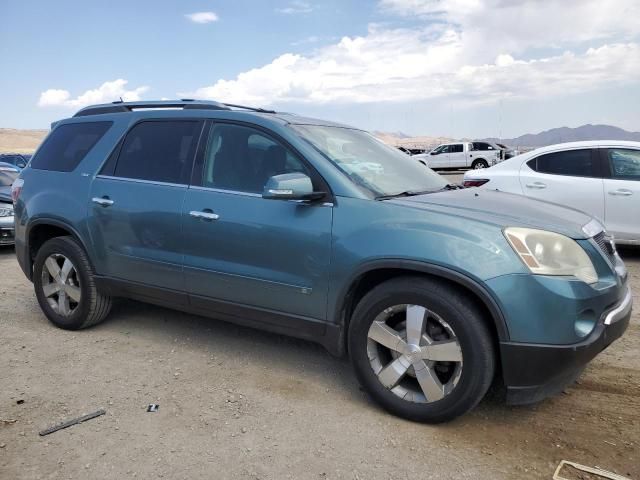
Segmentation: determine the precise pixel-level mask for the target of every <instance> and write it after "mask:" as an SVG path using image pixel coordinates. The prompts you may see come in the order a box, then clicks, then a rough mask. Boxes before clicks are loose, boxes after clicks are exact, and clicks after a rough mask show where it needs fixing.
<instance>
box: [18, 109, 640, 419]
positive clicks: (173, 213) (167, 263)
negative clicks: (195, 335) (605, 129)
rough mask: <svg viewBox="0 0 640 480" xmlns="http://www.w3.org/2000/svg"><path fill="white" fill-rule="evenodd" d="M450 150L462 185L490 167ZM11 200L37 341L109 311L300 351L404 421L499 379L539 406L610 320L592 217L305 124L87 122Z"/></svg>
mask: <svg viewBox="0 0 640 480" xmlns="http://www.w3.org/2000/svg"><path fill="white" fill-rule="evenodd" d="M460 145H462V146H463V150H462V152H456V151H455V149H452V151H451V154H452V155H453V154H455V153H463V154H465V155H468V159H467V161H469V162H471V164H472V165H473V162H474V161H477V160H478V159H480V158H482V159H485V160H486V161H487V165H490V164H491V163H492V162H493V160H489V159H490V158H494V159H495V162H497V161H498V156H497V155H498V152H496V151H491V150H486V151H482V150H472V149H471V146H470V144H468V143H466V144H460ZM472 152H473V153H472ZM490 154H491V155H495V156H494V157H491V156H490ZM439 155H449V148H448V146H447V150H446V152H444V150H441V153H439V154H438V155H436V154H434V155H433V156H432V157H437V156H439ZM471 155H473V157H471ZM441 158H444V157H441ZM447 158H449V157H447ZM623 163H624V162H622V161H621V163H620V165H622V164H623ZM630 165H631V167H632V166H633V162H630ZM631 167H624V168H631ZM494 168H496V167H494ZM621 168H623V167H622V166H621ZM624 171H626V170H624ZM11 193H12V198H13V201H14V205H15V219H16V221H15V228H16V254H17V258H18V262H19V264H20V266H21V267H22V270H23V271H24V273H25V275H26V276H27V278H29V279H30V280H31V281H32V282H33V284H34V290H35V295H36V298H37V300H38V302H39V304H40V307H41V308H42V310H43V312H44V313H45V315H46V316H47V318H48V319H49V320H50V321H51V322H52V323H53V324H55V325H57V326H59V327H61V328H65V329H70V330H77V329H81V328H85V327H88V326H91V325H94V324H96V323H98V322H101V321H102V320H104V319H105V318H106V316H107V315H108V313H109V310H110V307H111V302H112V298H114V297H119V296H122V297H129V298H135V299H139V300H142V301H146V302H151V303H157V304H160V305H163V306H167V307H171V308H175V309H179V310H184V311H189V312H194V313H197V314H202V315H208V316H212V317H215V318H220V319H223V320H228V321H231V322H237V323H240V324H244V325H250V326H254V327H258V328H263V329H267V330H272V331H275V332H279V333H284V334H289V335H293V336H298V337H302V338H306V339H309V340H313V341H316V342H319V343H321V344H322V345H324V346H325V347H326V348H327V349H328V350H329V351H331V352H332V353H334V354H337V355H343V354H348V355H349V357H350V358H351V362H352V364H353V367H354V370H355V373H356V376H357V378H358V380H359V382H360V383H361V385H362V386H363V387H364V389H365V390H366V391H367V392H368V393H369V395H370V396H371V397H372V398H373V399H374V400H376V401H377V402H378V403H379V404H380V405H382V406H383V407H384V408H386V409H387V410H388V411H390V412H393V413H394V414H396V415H399V416H402V417H405V418H408V419H412V420H418V421H425V422H443V421H448V420H451V419H452V418H455V417H457V416H459V415H462V414H464V413H465V412H467V411H469V410H470V409H472V408H473V407H474V406H475V405H477V403H478V402H479V401H480V400H481V399H482V398H483V397H484V395H485V393H486V392H487V390H488V388H489V386H490V385H491V384H492V382H494V381H498V379H499V381H500V382H503V384H504V385H505V387H506V391H507V401H508V402H510V403H516V404H522V403H529V402H533V401H538V400H540V399H542V398H544V397H545V396H548V395H551V394H554V393H556V392H559V391H561V390H562V389H563V388H564V387H565V386H566V385H567V384H568V383H570V382H572V381H573V379H575V378H576V376H577V375H578V374H579V373H580V371H581V370H582V368H583V367H584V366H585V365H586V364H587V363H588V362H589V361H590V360H591V359H592V358H593V357H594V356H596V355H597V354H598V353H599V352H601V351H602V350H603V349H604V348H606V347H607V346H608V345H609V344H610V343H611V342H613V341H614V340H616V339H617V338H618V337H620V336H621V335H622V334H623V333H624V331H625V329H626V328H627V325H628V323H629V318H630V315H631V303H632V300H631V292H630V290H629V287H628V285H627V273H626V270H625V267H624V264H623V263H622V261H621V260H620V258H619V256H618V254H617V252H616V250H615V247H614V246H613V244H612V243H611V242H610V240H609V236H608V233H607V232H606V231H605V229H604V228H603V226H602V225H601V224H600V222H598V221H597V220H596V219H594V218H593V217H592V216H590V215H588V214H586V213H583V212H580V211H577V210H573V209H568V208H564V207H562V206H560V205H553V204H549V203H545V202H539V201H535V200H531V199H528V198H526V197H524V196H522V195H513V194H509V193H503V192H496V191H490V190H488V189H487V190H476V189H458V188H455V187H453V186H451V185H449V184H448V183H447V181H446V180H445V179H444V178H443V177H441V176H440V175H438V174H436V173H434V172H433V171H432V170H430V169H428V168H424V166H423V165H421V164H419V163H418V162H416V161H415V159H413V158H411V157H409V156H407V155H405V154H403V153H401V152H399V151H398V150H397V149H395V148H392V147H389V146H386V145H384V144H383V143H382V142H380V141H378V140H376V139H375V138H374V137H373V136H371V135H369V134H368V133H366V132H364V131H361V130H358V129H355V128H350V127H345V126H342V125H338V124H335V123H330V122H326V121H322V120H317V119H307V118H303V117H300V116H296V115H291V114H285V113H276V112H273V111H267V110H263V109H251V108H248V107H242V108H240V109H239V108H238V107H237V106H236V105H231V106H230V105H225V104H221V103H217V102H203V101H202V102H201V101H193V100H181V101H175V102H137V103H123V102H116V103H114V104H107V105H97V106H92V107H87V108H85V109H83V110H81V111H79V112H78V113H76V115H74V117H72V118H69V119H65V120H62V121H60V122H57V123H56V124H55V125H54V126H53V128H52V131H51V133H50V134H49V135H48V137H47V138H46V139H45V141H44V142H43V144H42V145H41V146H40V148H39V149H38V151H37V152H36V154H35V156H34V157H33V159H32V161H31V163H30V165H29V166H28V167H27V168H25V169H24V170H23V171H22V172H21V173H20V176H19V178H18V179H17V180H15V182H13V187H12V191H11Z"/></svg>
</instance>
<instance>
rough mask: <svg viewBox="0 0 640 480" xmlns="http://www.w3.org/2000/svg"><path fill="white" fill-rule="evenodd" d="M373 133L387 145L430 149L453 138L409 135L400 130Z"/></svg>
mask: <svg viewBox="0 0 640 480" xmlns="http://www.w3.org/2000/svg"><path fill="white" fill-rule="evenodd" d="M373 134H374V135H375V136H376V137H378V138H379V139H380V140H382V141H383V142H384V143H386V144H387V145H393V146H394V147H407V148H426V149H430V148H433V147H435V146H437V145H440V144H441V143H448V142H452V141H453V139H451V138H448V137H429V136H426V135H425V136H420V137H410V136H408V135H406V134H404V133H402V132H393V133H387V132H373Z"/></svg>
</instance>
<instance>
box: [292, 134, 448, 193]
mask: <svg viewBox="0 0 640 480" xmlns="http://www.w3.org/2000/svg"><path fill="white" fill-rule="evenodd" d="M292 127H293V128H294V129H295V130H297V131H298V132H299V133H301V134H302V136H303V137H304V138H305V139H306V140H307V141H309V142H311V144H312V145H314V146H315V147H316V148H317V149H318V150H320V152H322V153H323V154H324V155H325V156H326V157H327V158H328V159H329V160H331V161H332V162H333V163H334V164H335V165H336V166H337V167H338V168H339V169H340V170H342V171H343V172H344V173H346V174H347V175H348V176H349V178H351V180H352V181H353V182H354V183H356V184H357V185H358V186H359V187H360V188H362V189H363V190H364V191H365V192H367V193H368V194H371V195H373V196H374V197H383V196H393V195H398V194H402V193H403V192H421V193H426V192H433V191H437V190H442V189H443V188H445V187H446V185H447V182H446V180H444V179H443V178H442V177H441V176H440V175H438V174H437V173H435V172H434V171H433V170H431V169H429V168H427V167H425V166H424V165H423V164H421V163H420V162H418V161H416V160H415V159H412V158H411V157H410V156H408V155H406V154H404V153H402V152H401V151H399V150H397V149H395V148H393V147H390V146H388V145H385V144H384V143H382V142H381V141H380V140H378V139H376V138H375V137H374V136H373V135H370V134H368V133H366V132H363V131H362V130H354V129H351V128H343V127H328V126H319V125H293V126H292Z"/></svg>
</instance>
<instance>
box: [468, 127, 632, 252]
mask: <svg viewBox="0 0 640 480" xmlns="http://www.w3.org/2000/svg"><path fill="white" fill-rule="evenodd" d="M464 185H465V186H466V187H480V188H488V189H491V190H500V191H504V192H511V193H517V194H520V195H526V196H527V197H531V198H537V199H540V200H546V201H549V202H554V203H558V204H561V205H566V206H569V207H572V208H575V209H578V210H583V211H585V212H587V213H589V214H591V215H593V216H595V217H596V218H598V219H600V220H601V221H602V222H604V224H605V226H606V228H607V230H608V231H609V233H610V234H612V235H613V237H614V238H615V242H616V243H619V244H627V245H640V142H625V141H617V140H598V141H591V142H571V143H561V144H558V145H550V146H548V147H543V148H539V149H537V150H533V151H531V152H528V153H524V154H522V155H518V156H516V157H513V158H510V159H509V160H506V161H504V162H502V163H500V164H498V165H496V166H494V167H491V168H487V169H484V170H470V171H468V172H466V173H465V174H464Z"/></svg>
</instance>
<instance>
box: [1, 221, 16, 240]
mask: <svg viewBox="0 0 640 480" xmlns="http://www.w3.org/2000/svg"><path fill="white" fill-rule="evenodd" d="M14 243H15V230H14V226H13V216H11V217H0V245H13V244H14Z"/></svg>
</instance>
